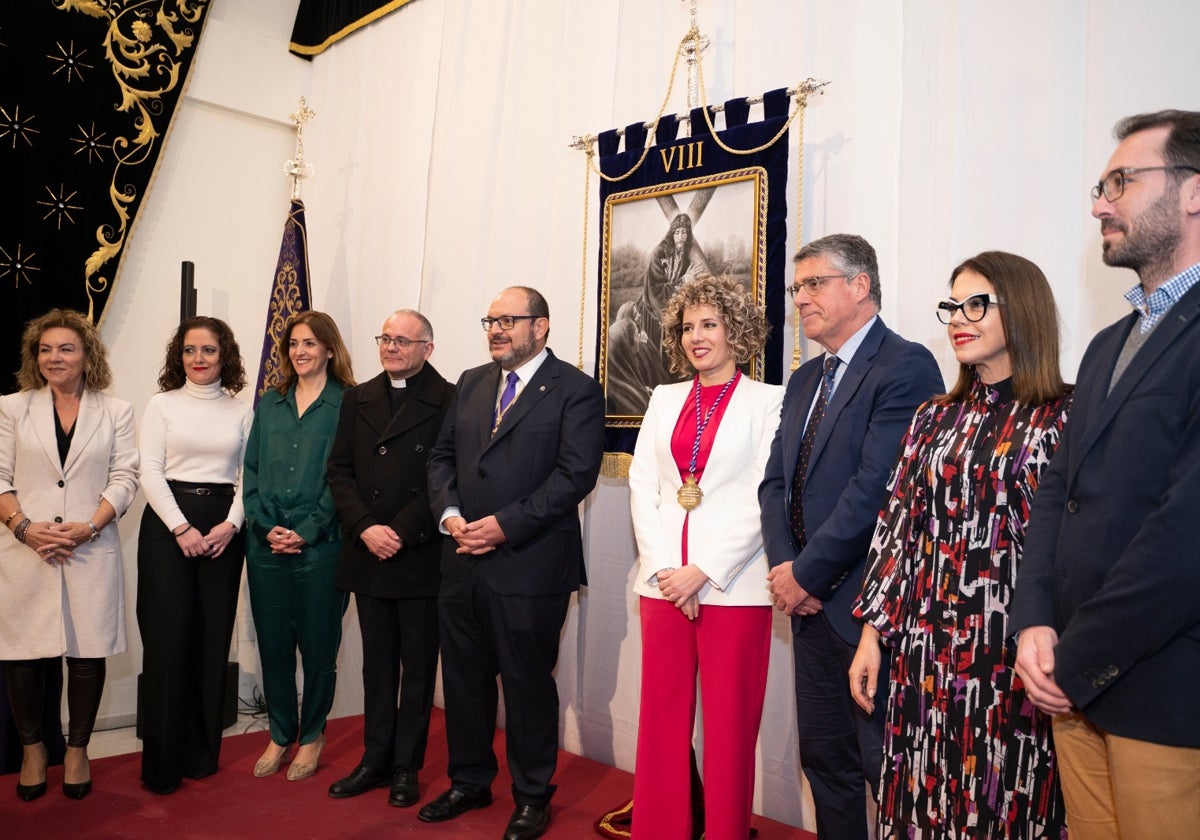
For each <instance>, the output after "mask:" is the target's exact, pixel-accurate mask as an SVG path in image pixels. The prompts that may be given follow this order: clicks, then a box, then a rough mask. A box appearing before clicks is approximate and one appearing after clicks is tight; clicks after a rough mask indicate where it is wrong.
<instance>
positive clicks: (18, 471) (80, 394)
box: [0, 309, 138, 800]
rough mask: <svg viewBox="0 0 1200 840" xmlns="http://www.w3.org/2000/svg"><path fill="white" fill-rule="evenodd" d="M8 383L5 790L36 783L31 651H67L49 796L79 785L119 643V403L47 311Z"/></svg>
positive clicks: (87, 344)
mask: <svg viewBox="0 0 1200 840" xmlns="http://www.w3.org/2000/svg"><path fill="white" fill-rule="evenodd" d="M17 378H18V382H19V383H20V385H21V388H22V390H21V391H20V392H19V393H16V394H10V395H8V396H5V397H2V398H0V519H3V520H4V523H5V525H6V526H7V527H6V528H4V529H3V531H0V659H3V660H4V668H5V680H6V682H7V683H8V688H9V700H10V702H11V704H12V711H13V720H14V721H15V722H16V725H17V730H18V733H19V734H20V738H21V744H22V745H23V747H24V759H23V761H22V764H21V776H20V779H19V780H18V782H17V795H18V796H20V797H21V798H22V799H26V800H31V799H36V798H37V797H39V796H41V795H42V794H43V793H45V792H46V759H47V756H46V749H45V747H44V746H43V744H42V734H43V733H42V731H41V727H42V707H43V697H42V690H43V671H42V667H43V666H42V663H41V661H40V660H45V659H57V658H58V657H59V656H62V655H63V654H66V657H67V705H68V707H69V710H70V725H69V733H68V737H67V756H66V761H65V766H64V777H63V792H64V793H65V794H67V795H68V796H71V797H74V798H77V799H82V798H83V797H84V796H86V795H87V793H88V791H90V790H91V784H92V783H91V769H90V767H89V766H88V760H87V745H88V741H89V739H90V738H91V734H92V727H93V725H94V724H95V721H96V712H97V710H98V709H99V706H100V695H101V693H102V692H103V690H104V676H105V667H104V658H105V657H107V656H113V655H115V654H118V653H123V652H124V651H125V581H124V577H123V573H122V563H121V540H120V535H119V534H118V533H117V528H116V524H115V520H116V519H117V517H119V516H120V515H121V514H122V513H124V512H125V509H126V508H128V507H129V503H130V502H131V501H132V500H133V496H134V493H135V492H136V491H137V468H138V453H137V448H136V445H135V442H134V431H133V409H132V408H131V407H130V405H129V403H127V402H125V401H124V400H119V399H116V398H114V397H110V396H108V395H107V394H104V393H102V389H104V388H107V387H108V385H109V383H110V381H111V379H112V376H111V374H110V372H109V367H108V362H107V360H106V356H105V351H104V345H103V344H101V342H100V336H99V334H98V333H97V332H96V329H95V327H93V326H92V324H91V323H89V322H88V321H87V320H86V319H85V318H84V317H83V316H82V315H80V314H79V313H77V312H72V311H69V310H62V309H54V310H51V311H50V312H48V313H46V314H45V315H43V316H42V317H40V318H37V319H36V320H34V321H31V322H30V323H29V325H28V326H27V327H26V329H25V334H24V336H23V337H22V340H21V370H20V371H19V373H18V375H17Z"/></svg>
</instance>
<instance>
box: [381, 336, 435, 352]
mask: <svg viewBox="0 0 1200 840" xmlns="http://www.w3.org/2000/svg"><path fill="white" fill-rule="evenodd" d="M375 343H376V344H378V345H379V346H380V347H392V346H396V347H399V348H400V349H401V350H407V349H408V348H409V347H411V346H413V345H414V344H428V343H429V339H427V338H405V337H404V336H402V335H397V336H390V335H377V336H375Z"/></svg>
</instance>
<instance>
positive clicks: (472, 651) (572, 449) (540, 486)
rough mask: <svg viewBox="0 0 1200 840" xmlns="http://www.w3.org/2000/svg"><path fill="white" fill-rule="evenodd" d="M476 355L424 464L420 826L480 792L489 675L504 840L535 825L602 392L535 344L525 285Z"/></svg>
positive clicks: (549, 788) (537, 311) (490, 762)
mask: <svg viewBox="0 0 1200 840" xmlns="http://www.w3.org/2000/svg"><path fill="white" fill-rule="evenodd" d="M483 327H484V329H485V330H486V331H487V335H488V346H489V348H490V350H491V355H492V361H491V362H490V363H489V364H486V365H483V366H482V367H477V368H474V369H473V370H468V371H466V372H465V373H464V374H463V375H462V376H461V377H460V378H459V380H458V385H457V392H456V394H455V398H454V402H453V404H452V405H451V407H450V412H449V414H448V415H447V417H446V421H445V423H444V424H443V426H442V431H441V434H440V435H439V436H438V441H437V444H436V445H435V446H434V448H433V454H432V456H431V457H430V462H429V489H430V493H431V495H432V499H431V502H432V509H433V514H434V516H435V517H436V519H437V521H438V522H439V523H440V525H441V528H442V530H443V531H444V532H445V533H448V534H449V535H450V536H451V537H452V538H453V539H450V540H446V546H445V548H444V549H443V551H442V566H441V571H442V583H441V590H440V591H439V593H438V608H439V611H440V616H441V618H440V621H441V637H442V685H443V689H444V691H445V701H446V739H447V742H448V746H449V753H450V766H449V775H450V781H451V787H450V789H449V790H447V791H446V792H445V793H443V794H442V795H441V796H439V797H438V798H437V799H435V800H433V801H432V802H430V803H428V804H427V805H425V806H424V807H423V808H422V809H421V811H420V813H419V814H418V816H419V818H420V819H422V820H424V821H425V822H441V821H443V820H449V819H453V818H455V817H457V816H459V815H460V814H462V813H463V812H464V811H467V810H469V809H471V808H482V807H485V806H487V805H490V804H491V801H492V794H491V788H490V785H491V782H492V779H493V778H495V776H496V771H497V765H496V756H495V754H494V752H493V750H492V740H493V738H494V735H495V724H496V705H497V691H496V675H497V674H499V676H500V681H501V684H502V685H503V688H504V706H505V710H506V720H507V726H506V731H507V748H508V766H509V768H510V769H511V770H512V775H513V787H512V794H513V801H514V804H515V805H516V808H515V810H514V811H513V813H512V817H511V819H510V820H509V823H508V827H507V829H506V831H505V834H504V837H505V840H532V838H535V837H540V836H541V835H542V834H543V833H545V831H546V828H547V827H548V826H549V824H550V799H551V797H552V796H553V794H554V785H553V784H551V781H550V780H551V778H552V777H553V775H554V770H555V764H556V762H557V756H558V686H557V684H556V683H555V681H554V673H553V671H554V665H555V663H556V662H557V660H558V637H559V634H560V632H561V631H562V625H563V621H564V620H565V619H566V615H567V607H568V605H569V603H570V599H571V593H572V592H574V591H575V590H576V589H577V588H578V587H579V584H580V583H582V582H585V575H584V568H583V539H582V535H581V533H580V527H579V503H580V502H582V501H583V499H584V498H585V497H586V496H587V495H588V493H590V492H591V491H592V488H593V487H594V486H595V484H596V477H597V476H598V475H599V473H600V462H601V459H602V458H603V455H604V392H603V391H602V390H601V388H600V385H599V383H597V382H596V380H594V379H592V378H591V377H590V376H587V375H586V374H584V373H581V372H580V371H579V370H577V369H576V368H575V366H574V365H570V364H567V363H566V362H562V361H560V360H559V359H558V358H556V357H555V356H554V354H553V353H551V352H550V350H549V349H548V348H547V347H546V337H547V336H548V335H549V332H550V310H549V307H548V306H547V305H546V300H545V298H543V297H542V296H541V294H539V293H538V292H537V291H536V290H534V289H531V288H528V287H525V286H514V287H512V288H509V289H505V290H504V291H502V292H501V293H500V294H499V295H497V296H496V298H495V299H494V300H493V301H492V304H491V307H490V308H489V309H488V315H487V317H486V318H484V319H483Z"/></svg>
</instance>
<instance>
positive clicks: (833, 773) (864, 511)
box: [758, 234, 944, 840]
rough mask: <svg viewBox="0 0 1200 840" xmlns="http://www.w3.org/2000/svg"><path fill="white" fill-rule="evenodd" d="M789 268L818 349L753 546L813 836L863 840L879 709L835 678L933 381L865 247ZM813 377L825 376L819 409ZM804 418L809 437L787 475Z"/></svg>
mask: <svg viewBox="0 0 1200 840" xmlns="http://www.w3.org/2000/svg"><path fill="white" fill-rule="evenodd" d="M795 263H796V280H795V283H794V284H793V285H792V287H791V289H790V291H791V292H792V293H793V294H794V295H795V305H796V309H797V311H798V314H797V317H799V318H800V319H801V322H802V323H803V325H804V334H805V336H806V337H807V338H808V339H809V340H810V341H815V342H816V343H818V344H819V345H820V346H821V347H822V348H824V350H825V354H824V355H823V356H821V357H818V358H815V359H811V360H810V361H808V362H807V363H806V364H804V365H802V366H801V367H800V369H799V370H797V371H796V372H795V373H794V374H792V376H791V378H790V379H789V380H788V385H787V391H786V393H785V394H784V399H783V417H782V422H781V423H780V425H779V431H778V432H777V433H776V435H775V441H774V443H773V444H772V446H771V457H770V460H769V461H768V462H767V469H766V473H765V475H764V477H763V482H762V485H761V486H760V488H759V491H758V496H759V503H760V505H761V507H762V529H763V540H764V542H765V544H766V548H767V559H768V561H769V562H770V565H771V567H772V568H771V572H770V574H769V577H768V580H769V583H770V589H771V593H772V596H773V597H774V600H775V604H776V607H778V608H779V609H780V610H782V611H784V612H785V613H786V614H788V615H790V616H793V619H792V633H793V654H794V659H795V666H796V716H797V724H798V729H799V735H800V765H801V767H802V768H803V770H804V775H805V777H806V778H807V779H808V783H809V786H810V788H811V790H812V796H813V803H814V805H815V806H816V812H817V836H819V837H822V838H830V839H831V840H860V838H861V840H866V837H867V805H866V784H869V785H870V787H871V790H872V792H873V793H877V791H878V785H879V773H880V769H881V764H882V760H883V752H882V738H883V708H884V705H885V704H883V703H879V704H877V705H876V712H875V715H874V716H873V717H868V716H867V715H866V713H865V712H863V711H861V710H860V709H859V708H858V706H857V705H856V704H855V703H854V700H853V699H852V698H851V696H850V683H849V678H848V674H847V672H848V670H849V667H850V662H851V661H852V660H853V658H854V652H855V650H856V648H857V646H858V641H859V637H860V635H861V632H862V624H861V623H860V622H859V621H857V620H856V619H855V618H854V617H853V616H852V615H851V611H850V610H851V605H852V603H853V601H854V598H855V596H856V595H857V594H858V591H859V588H860V586H861V584H862V577H863V573H864V570H865V564H866V559H867V550H868V548H869V547H870V543H871V535H872V533H873V532H874V529H875V520H876V518H877V517H878V515H879V509H880V507H881V505H882V504H883V501H884V498H885V496H886V485H887V479H888V475H889V473H890V472H891V469H892V466H893V465H894V463H895V461H896V454H897V451H898V449H899V446H900V440H901V438H902V437H903V435H904V430H905V428H907V426H908V423H909V421H910V420H912V417H913V413H914V412H915V411H916V408H917V406H918V405H920V404H921V403H922V402H924V401H925V400H927V399H929V398H930V397H932V396H933V395H934V394H936V393H939V392H941V391H942V390H943V388H944V385H943V381H942V375H941V372H940V371H939V370H938V366H937V363H936V362H935V361H934V359H933V355H932V354H931V353H930V352H929V351H928V350H927V349H925V348H924V347H922V346H921V345H919V344H914V343H913V342H910V341H906V340H904V339H903V338H901V337H900V336H898V335H897V334H896V333H894V332H892V331H891V330H890V329H888V328H887V327H886V326H884V323H883V321H882V320H881V319H880V318H879V315H878V313H879V306H880V284H879V264H878V261H877V259H876V256H875V249H874V248H872V247H871V245H870V243H868V242H867V241H866V240H865V239H863V238H862V237H860V236H853V235H850V234H835V235H832V236H827V237H824V238H823V239H818V240H816V241H814V242H810V243H809V244H808V245H806V246H804V247H803V248H801V249H800V251H799V252H798V253H797V254H796V258H795ZM835 356H836V357H837V362H836V366H835V364H834V363H833V362H832V358H833V357H835ZM826 359H830V360H831V361H830V363H829V365H828V367H827V365H826ZM823 379H828V381H829V383H830V384H829V385H828V386H826V388H827V389H828V397H827V403H826V404H825V405H823V406H822V405H819V402H820V400H819V397H820V390H821V384H822V380H823ZM813 417H815V418H818V422H816V423H813V421H812V420H811V419H810V418H813ZM810 424H812V425H813V433H815V436H813V433H810V441H809V443H808V445H807V446H805V447H804V448H805V449H806V450H808V451H807V452H806V453H805V455H806V457H807V465H806V470H805V474H804V475H800V476H797V472H798V469H797V467H798V462H800V461H801V454H802V452H801V450H802V444H804V443H805V440H804V439H805V432H806V429H807V427H808V426H809V425H810ZM886 667H887V666H886V663H885V665H884V668H885V669H886Z"/></svg>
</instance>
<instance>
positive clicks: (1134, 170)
mask: <svg viewBox="0 0 1200 840" xmlns="http://www.w3.org/2000/svg"><path fill="white" fill-rule="evenodd" d="M1177 169H1183V170H1185V171H1187V172H1195V173H1196V174H1197V175H1200V169H1197V168H1196V167H1194V166H1123V167H1121V168H1120V169H1114V170H1113V171H1112V172H1109V173H1108V174H1107V175H1105V176H1104V177H1103V178H1102V179H1101V180H1100V183H1099V184H1096V186H1094V187H1092V200H1093V201H1099V200H1100V196H1104V200H1105V201H1116V200H1117V199H1118V198H1120V197H1121V196H1123V195H1124V194H1125V184H1126V182H1128V181H1129V176H1130V175H1137V174H1138V173H1139V172H1174V171H1176V170H1177Z"/></svg>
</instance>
